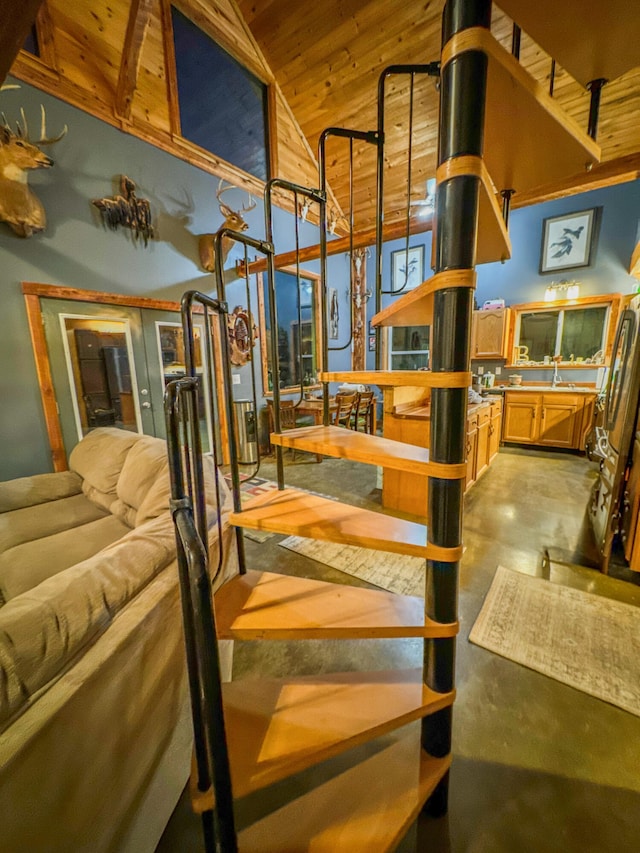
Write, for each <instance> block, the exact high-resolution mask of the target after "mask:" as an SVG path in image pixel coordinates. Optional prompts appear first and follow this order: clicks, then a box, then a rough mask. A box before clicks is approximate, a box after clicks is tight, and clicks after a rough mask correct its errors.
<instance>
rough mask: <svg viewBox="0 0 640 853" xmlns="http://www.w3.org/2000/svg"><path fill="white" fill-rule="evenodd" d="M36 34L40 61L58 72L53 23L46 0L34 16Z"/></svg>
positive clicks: (43, 0)
mask: <svg viewBox="0 0 640 853" xmlns="http://www.w3.org/2000/svg"><path fill="white" fill-rule="evenodd" d="M36 33H37V35H38V50H39V52H40V57H39V58H40V59H41V60H42V62H43V63H44V64H45V65H48V66H49V68H53V69H54V70H55V71H57V70H58V60H57V57H56V51H55V45H54V41H53V21H52V19H51V13H50V12H49V7H48V5H47V0H42V5H41V6H40V9H39V10H38V14H37V16H36Z"/></svg>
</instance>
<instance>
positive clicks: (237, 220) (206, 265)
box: [198, 179, 256, 272]
mask: <svg viewBox="0 0 640 853" xmlns="http://www.w3.org/2000/svg"><path fill="white" fill-rule="evenodd" d="M223 184H224V179H222V180H221V181H220V183H219V184H218V189H217V191H216V198H217V199H218V205H219V207H220V213H221V214H222V215H223V216H224V222H223V223H222V225H221V226H220V228H219V229H218V231H221V230H222V229H223V228H231V229H232V230H233V231H246V230H247V228H248V227H249V226H248V225H247V223H246V222H245V221H244V219H243V217H242V214H243V213H248V212H249V211H250V210H253V208H254V207H255V206H256V202H255V201H254V202H253V203H252V204H250V205H249V207H245V206H244V205H242V210H241V211H239V210H232V209H231V208H230V207H229V206H228V205H226V204H224V202H223V201H222V193H224V192H226V191H227V190H233V189H237V187H234V186H233V184H229V186H227V187H225V186H223ZM249 199H251V194H249ZM217 233H218V232H217V231H216V234H217ZM215 236H216V235H215V234H202V236H201V237H200V240H199V242H198V248H199V250H200V263H201V264H202V267H203V269H205V270H206V271H207V272H213V271H214V270H215V251H214V242H213V241H214V238H215ZM232 246H233V240H230V239H227V238H226V237H223V239H222V265H223V266H224V262H225V261H226V260H227V255H228V254H229V251H230V249H231V247H232Z"/></svg>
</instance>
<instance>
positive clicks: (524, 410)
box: [502, 391, 542, 444]
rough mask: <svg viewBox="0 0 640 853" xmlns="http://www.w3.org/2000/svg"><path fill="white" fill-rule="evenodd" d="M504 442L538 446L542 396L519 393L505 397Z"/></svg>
mask: <svg viewBox="0 0 640 853" xmlns="http://www.w3.org/2000/svg"><path fill="white" fill-rule="evenodd" d="M504 396H505V401H504V415H503V417H504V427H503V429H502V440H503V441H514V442H517V443H518V444H536V442H537V439H538V422H539V419H540V406H541V403H542V394H536V393H535V392H529V391H518V392H513V393H509V392H507V393H506V394H505V395H504Z"/></svg>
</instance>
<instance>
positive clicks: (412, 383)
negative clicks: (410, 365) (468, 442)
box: [318, 291, 471, 388]
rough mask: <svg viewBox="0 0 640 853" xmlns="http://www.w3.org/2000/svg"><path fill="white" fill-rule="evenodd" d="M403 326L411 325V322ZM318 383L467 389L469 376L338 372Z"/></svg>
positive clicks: (324, 375) (321, 375) (321, 376)
mask: <svg viewBox="0 0 640 853" xmlns="http://www.w3.org/2000/svg"><path fill="white" fill-rule="evenodd" d="M411 292H413V291H411ZM405 325H413V321H412V322H411V323H408V324H405ZM318 382H350V383H352V384H354V385H377V386H378V387H380V388H387V387H391V388H398V387H401V386H407V387H411V388H467V387H468V386H469V385H470V384H471V374H470V373H433V372H432V371H431V370H340V371H328V372H324V373H319V374H318Z"/></svg>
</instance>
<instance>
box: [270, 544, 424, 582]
mask: <svg viewBox="0 0 640 853" xmlns="http://www.w3.org/2000/svg"><path fill="white" fill-rule="evenodd" d="M279 544H280V545H282V547H283V548H288V549H289V550H290V551H295V552H296V553H298V554H303V555H304V556H305V557H310V558H311V559H312V560H316V562H318V563H324V564H325V565H326V566H331V567H332V568H333V569H339V570H340V571H341V572H345V573H346V574H349V575H354V577H357V578H360V579H361V580H364V581H367V582H368V583H371V584H374V585H375V586H379V587H380V588H381V589H387V590H389V591H390V592H397V593H399V594H400V595H418V596H420V597H423V596H424V575H425V562H424V560H423V559H422V557H407V556H405V555H404V554H387V553H385V552H383V551H373V550H370V549H369V548H358V547H357V546H355V545H336V544H334V543H333V542H321V541H318V540H316V539H306V538H304V537H302V536H289V537H288V538H287V539H283V540H282V542H280V543H279Z"/></svg>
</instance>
